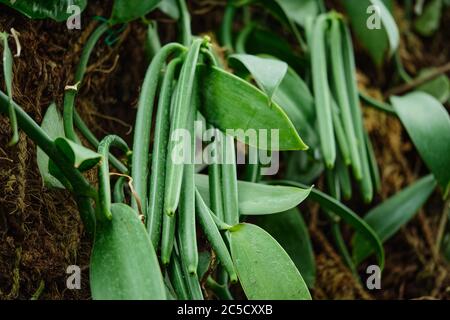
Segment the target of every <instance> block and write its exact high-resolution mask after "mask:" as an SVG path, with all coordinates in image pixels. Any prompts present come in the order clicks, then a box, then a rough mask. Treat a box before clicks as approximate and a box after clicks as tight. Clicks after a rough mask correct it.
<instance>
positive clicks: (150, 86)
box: [131, 43, 185, 216]
mask: <svg viewBox="0 0 450 320" xmlns="http://www.w3.org/2000/svg"><path fill="white" fill-rule="evenodd" d="M184 50H185V47H183V46H182V45H180V44H177V43H169V44H167V45H165V46H164V47H163V48H162V49H161V50H160V51H159V52H158V53H157V54H156V56H155V57H154V58H153V60H152V62H151V63H150V66H149V67H148V69H147V73H146V74H145V79H144V83H143V84H142V91H141V94H140V96H139V102H138V110H137V114H136V121H135V125H134V137H133V159H132V165H131V177H132V178H133V184H134V190H135V191H136V194H137V196H138V197H139V199H140V200H141V202H142V211H143V213H144V215H145V216H146V215H147V201H146V199H147V184H148V162H149V150H150V132H151V125H152V112H153V104H154V100H155V93H156V89H157V87H158V80H159V77H160V72H161V69H162V68H163V66H164V64H165V62H166V60H167V58H168V57H169V56H170V55H172V54H176V53H180V52H183V51H184ZM131 205H132V207H133V209H135V211H136V212H137V209H138V204H137V201H136V199H134V198H133V199H132V200H131Z"/></svg>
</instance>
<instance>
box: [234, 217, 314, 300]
mask: <svg viewBox="0 0 450 320" xmlns="http://www.w3.org/2000/svg"><path fill="white" fill-rule="evenodd" d="M230 247H231V255H232V257H233V261H234V264H235V266H236V269H237V272H238V277H239V280H240V282H241V285H242V288H243V289H244V292H245V295H246V296H247V298H248V299H249V300H310V299H311V295H310V293H309V291H308V287H307V286H306V283H305V281H304V280H303V278H302V276H301V274H300V272H299V271H298V269H297V267H296V266H295V264H294V262H292V260H291V258H289V255H288V254H287V253H286V251H284V249H283V248H282V247H281V246H280V244H279V243H278V242H276V240H275V239H274V238H272V236H271V235H270V234H268V233H267V232H266V231H264V230H263V229H261V228H260V227H258V226H255V225H252V224H247V223H242V224H238V225H236V226H234V227H233V228H232V229H230Z"/></svg>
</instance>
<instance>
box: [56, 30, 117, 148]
mask: <svg viewBox="0 0 450 320" xmlns="http://www.w3.org/2000/svg"><path fill="white" fill-rule="evenodd" d="M108 28H109V25H108V24H107V23H102V24H101V25H100V26H99V27H98V28H97V29H95V31H94V32H93V33H92V35H91V36H90V37H89V39H88V41H87V42H86V45H85V47H84V48H83V52H82V54H81V58H80V62H79V63H78V66H77V70H76V72H75V78H74V88H70V89H68V90H66V93H65V94H64V117H63V119H64V133H65V134H66V137H67V138H68V139H70V140H72V141H77V135H76V133H75V129H74V126H73V119H74V112H75V108H74V105H75V98H76V95H77V93H78V86H79V85H80V84H81V83H82V82H83V78H84V74H85V72H86V67H87V64H88V61H89V58H90V56H91V53H92V51H93V50H94V47H95V45H96V44H97V42H98V40H99V39H100V37H101V36H102V35H103V34H104V33H105V32H106V31H107V30H108ZM80 119H81V118H80Z"/></svg>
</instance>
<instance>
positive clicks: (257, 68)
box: [228, 54, 288, 98]
mask: <svg viewBox="0 0 450 320" xmlns="http://www.w3.org/2000/svg"><path fill="white" fill-rule="evenodd" d="M228 59H229V60H230V63H231V64H232V63H233V61H235V60H237V61H239V62H240V63H241V64H242V65H244V66H245V68H246V69H247V70H248V71H249V72H250V73H251V75H252V76H253V78H254V79H255V81H256V83H257V84H258V86H259V87H260V88H261V90H263V91H264V92H265V93H266V94H267V95H268V96H269V98H272V96H273V94H274V92H275V91H276V90H277V88H278V86H279V85H280V83H281V80H283V78H284V76H285V75H286V72H287V68H288V66H287V64H286V62H283V61H280V60H275V59H270V58H262V57H257V56H254V55H250V54H233V55H231V56H230V57H229V58H228Z"/></svg>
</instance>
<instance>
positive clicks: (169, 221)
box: [161, 214, 176, 266]
mask: <svg viewBox="0 0 450 320" xmlns="http://www.w3.org/2000/svg"><path fill="white" fill-rule="evenodd" d="M175 226H176V216H168V215H167V214H164V215H163V221H162V234H161V262H162V264H163V265H164V266H167V265H168V264H169V263H170V257H171V256H172V251H173V245H174V242H175Z"/></svg>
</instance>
